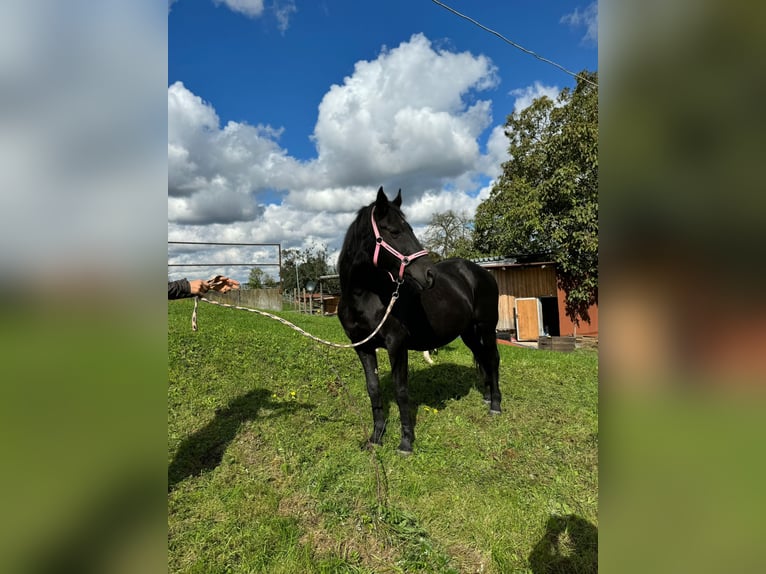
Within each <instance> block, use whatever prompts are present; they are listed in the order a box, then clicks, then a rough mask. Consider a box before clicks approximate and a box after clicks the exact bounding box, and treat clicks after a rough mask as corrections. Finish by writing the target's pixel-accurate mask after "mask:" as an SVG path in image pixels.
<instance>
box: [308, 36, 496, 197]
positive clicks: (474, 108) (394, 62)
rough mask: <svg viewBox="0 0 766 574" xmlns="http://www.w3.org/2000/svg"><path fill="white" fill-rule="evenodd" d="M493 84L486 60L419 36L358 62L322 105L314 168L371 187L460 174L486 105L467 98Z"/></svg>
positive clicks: (475, 151)
mask: <svg viewBox="0 0 766 574" xmlns="http://www.w3.org/2000/svg"><path fill="white" fill-rule="evenodd" d="M496 81H497V79H496V75H495V69H494V66H493V65H492V63H491V62H490V61H489V59H487V58H486V57H484V56H473V55H471V54H468V53H461V54H455V53H450V52H444V51H441V52H437V51H435V50H434V49H433V48H432V46H431V43H430V42H429V40H428V39H427V38H426V37H425V36H423V35H422V34H417V35H415V36H413V37H412V38H411V39H410V40H409V41H408V42H404V43H402V44H401V45H399V46H398V47H397V48H394V49H392V50H384V51H383V52H382V53H381V55H380V56H379V57H378V58H377V59H375V60H373V61H360V62H357V64H356V66H355V67H354V73H353V75H351V76H350V77H347V78H345V80H344V82H343V85H340V86H339V85H334V86H332V88H331V89H330V91H329V92H328V93H327V94H326V95H325V97H324V98H323V99H322V102H321V103H320V105H319V118H318V120H317V124H316V128H315V130H314V136H313V137H314V139H315V141H316V143H317V148H318V150H319V154H320V157H319V160H318V162H319V165H320V166H321V167H322V170H323V171H324V172H325V173H327V174H328V176H329V177H330V178H332V179H333V180H334V181H337V182H340V183H343V184H348V185H374V184H376V183H378V182H380V181H381V180H388V179H389V178H395V179H396V180H400V181H406V180H418V179H422V178H423V177H424V176H425V177H427V178H440V177H449V176H455V175H458V174H460V173H462V172H464V171H466V170H470V169H471V168H472V167H473V165H474V164H475V162H476V161H477V159H478V157H479V148H478V145H477V138H478V136H479V135H480V134H481V132H482V131H483V130H484V129H485V128H486V127H487V126H488V125H489V123H490V120H491V114H490V103H489V102H488V101H481V100H480V101H477V102H476V103H474V104H473V105H470V106H469V105H468V104H467V103H466V101H465V98H464V96H465V95H466V94H468V93H469V92H471V91H474V92H475V91H479V90H483V89H487V88H489V87H492V86H494V85H495V83H496Z"/></svg>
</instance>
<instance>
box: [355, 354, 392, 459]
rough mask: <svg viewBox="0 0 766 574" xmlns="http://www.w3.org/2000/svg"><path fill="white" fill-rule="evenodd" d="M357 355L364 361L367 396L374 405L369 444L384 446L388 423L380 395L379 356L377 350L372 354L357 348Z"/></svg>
mask: <svg viewBox="0 0 766 574" xmlns="http://www.w3.org/2000/svg"><path fill="white" fill-rule="evenodd" d="M356 354H357V355H359V360H360V361H362V368H363V369H364V377H365V380H366V381H367V394H368V395H370V404H371V405H372V421H373V426H372V435H370V439H369V441H368V443H369V444H383V433H384V432H386V421H385V419H384V418H383V399H382V397H381V395H380V381H379V379H378V356H377V355H376V354H375V349H373V350H372V352H370V351H363V350H362V349H360V348H357V350H356Z"/></svg>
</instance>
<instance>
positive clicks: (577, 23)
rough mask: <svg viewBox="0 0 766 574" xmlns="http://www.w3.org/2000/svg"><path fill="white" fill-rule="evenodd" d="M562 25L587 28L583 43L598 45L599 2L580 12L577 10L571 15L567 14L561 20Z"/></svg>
mask: <svg viewBox="0 0 766 574" xmlns="http://www.w3.org/2000/svg"><path fill="white" fill-rule="evenodd" d="M561 23H562V24H569V25H570V26H572V27H573V28H579V27H583V26H584V27H585V36H583V42H586V43H592V44H596V43H598V2H593V3H591V4H590V5H588V6H587V7H586V8H585V9H583V10H582V11H580V9H579V8H575V11H574V12H572V13H571V14H566V15H565V16H562V18H561Z"/></svg>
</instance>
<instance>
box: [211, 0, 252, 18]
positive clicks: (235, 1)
mask: <svg viewBox="0 0 766 574" xmlns="http://www.w3.org/2000/svg"><path fill="white" fill-rule="evenodd" d="M213 2H215V4H216V6H219V5H221V4H225V5H226V6H228V8H229V9H230V10H231V11H233V12H239V13H240V14H244V15H245V16H248V17H250V18H257V17H258V16H260V15H261V14H263V0H213Z"/></svg>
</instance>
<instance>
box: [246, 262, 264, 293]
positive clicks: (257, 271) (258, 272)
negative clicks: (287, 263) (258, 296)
mask: <svg viewBox="0 0 766 574" xmlns="http://www.w3.org/2000/svg"><path fill="white" fill-rule="evenodd" d="M265 279H266V273H265V272H264V271H263V269H261V268H260V267H253V268H252V269H251V270H250V277H248V279H247V286H248V287H250V289H263V285H264V283H265Z"/></svg>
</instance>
